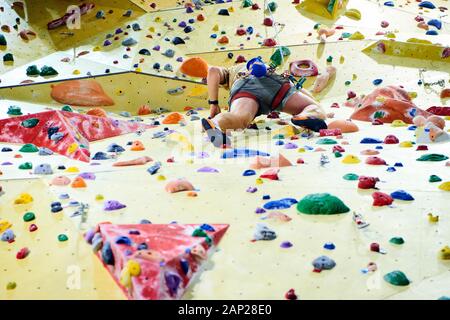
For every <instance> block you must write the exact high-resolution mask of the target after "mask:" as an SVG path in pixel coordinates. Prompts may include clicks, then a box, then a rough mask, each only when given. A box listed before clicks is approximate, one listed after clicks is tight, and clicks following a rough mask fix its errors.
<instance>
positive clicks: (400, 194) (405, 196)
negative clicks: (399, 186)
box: [391, 190, 414, 201]
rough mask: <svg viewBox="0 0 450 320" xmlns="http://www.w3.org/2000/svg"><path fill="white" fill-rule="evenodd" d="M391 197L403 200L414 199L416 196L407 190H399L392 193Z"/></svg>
mask: <svg viewBox="0 0 450 320" xmlns="http://www.w3.org/2000/svg"><path fill="white" fill-rule="evenodd" d="M391 197H392V198H393V199H397V200H403V201H413V200H414V198H413V196H412V195H411V194H409V193H408V192H406V191H405V190H397V191H394V192H392V193H391Z"/></svg>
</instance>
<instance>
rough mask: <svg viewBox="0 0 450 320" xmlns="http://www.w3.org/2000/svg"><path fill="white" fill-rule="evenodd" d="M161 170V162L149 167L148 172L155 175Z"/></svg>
mask: <svg viewBox="0 0 450 320" xmlns="http://www.w3.org/2000/svg"><path fill="white" fill-rule="evenodd" d="M160 168H161V162H159V161H158V162H156V163H155V164H154V165H152V166H151V167H149V168H148V169H147V172H148V173H150V174H151V175H154V174H155V173H157V172H158V170H159V169H160Z"/></svg>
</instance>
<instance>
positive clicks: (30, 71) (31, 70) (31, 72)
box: [27, 65, 41, 76]
mask: <svg viewBox="0 0 450 320" xmlns="http://www.w3.org/2000/svg"><path fill="white" fill-rule="evenodd" d="M40 73H41V71H40V70H39V68H38V67H37V66H36V65H32V66H29V67H28V68H27V76H38V75H39V74H40Z"/></svg>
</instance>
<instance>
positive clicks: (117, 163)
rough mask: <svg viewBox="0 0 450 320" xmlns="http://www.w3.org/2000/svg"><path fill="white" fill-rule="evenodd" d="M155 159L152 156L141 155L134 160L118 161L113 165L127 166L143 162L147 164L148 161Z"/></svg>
mask: <svg viewBox="0 0 450 320" xmlns="http://www.w3.org/2000/svg"><path fill="white" fill-rule="evenodd" d="M150 161H153V159H152V158H150V157H139V158H136V159H132V160H127V161H118V162H115V163H114V164H113V167H127V166H139V165H142V164H146V163H147V162H150Z"/></svg>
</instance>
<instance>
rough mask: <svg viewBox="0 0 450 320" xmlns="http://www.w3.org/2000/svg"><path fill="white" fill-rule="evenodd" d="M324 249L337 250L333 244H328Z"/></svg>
mask: <svg viewBox="0 0 450 320" xmlns="http://www.w3.org/2000/svg"><path fill="white" fill-rule="evenodd" d="M323 248H324V249H327V250H334V249H336V246H335V245H334V243H333V242H327V243H325V244H324V245H323Z"/></svg>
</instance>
